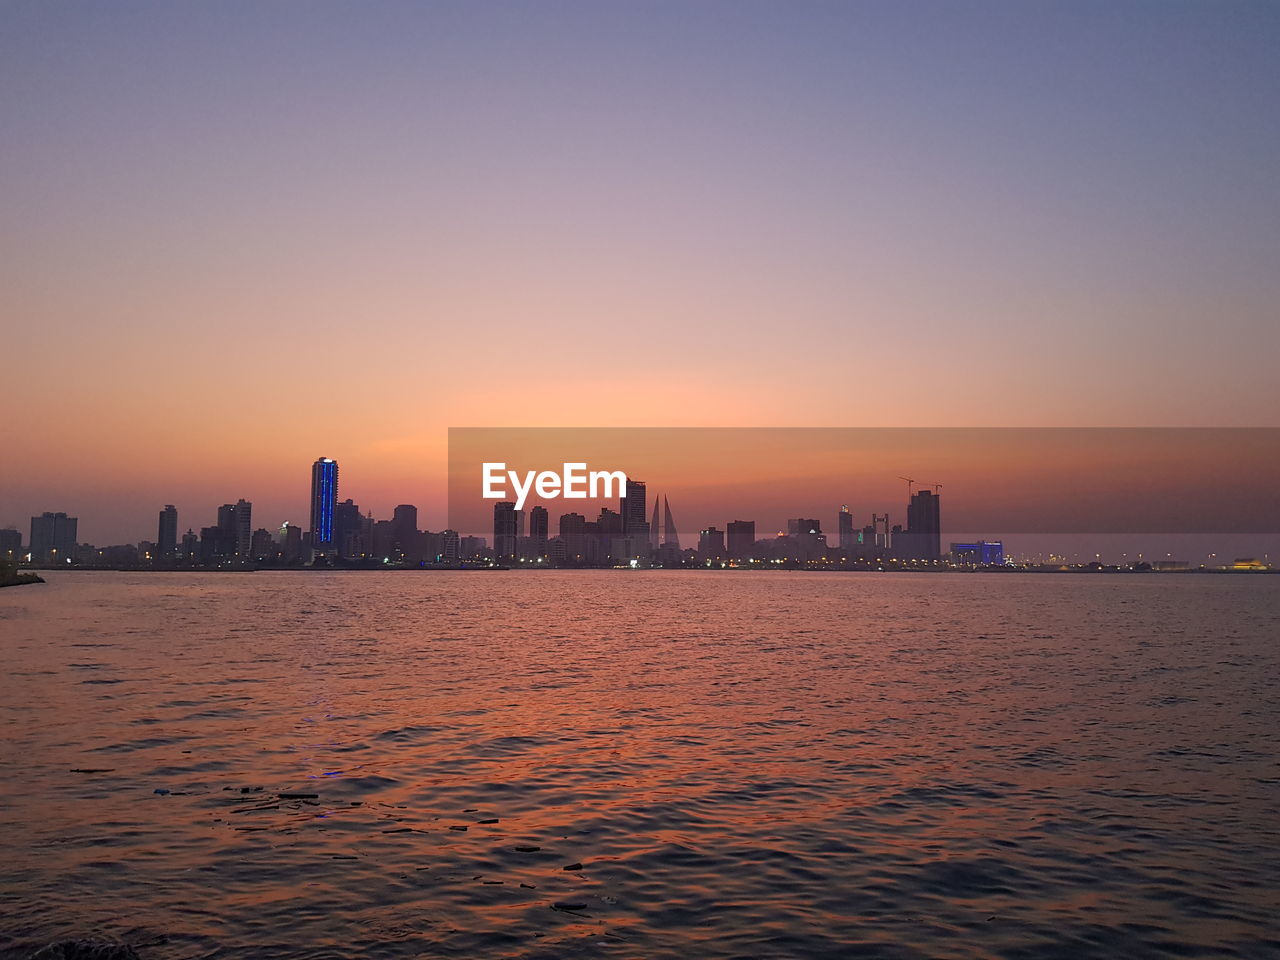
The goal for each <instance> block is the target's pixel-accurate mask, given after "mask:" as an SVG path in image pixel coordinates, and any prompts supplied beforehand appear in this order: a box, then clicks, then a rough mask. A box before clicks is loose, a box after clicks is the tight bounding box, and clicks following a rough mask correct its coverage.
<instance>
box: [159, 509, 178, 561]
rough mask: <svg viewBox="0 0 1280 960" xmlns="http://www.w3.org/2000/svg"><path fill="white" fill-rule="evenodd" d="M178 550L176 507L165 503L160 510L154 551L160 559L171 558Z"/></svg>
mask: <svg viewBox="0 0 1280 960" xmlns="http://www.w3.org/2000/svg"><path fill="white" fill-rule="evenodd" d="M177 552H178V508H177V507H175V506H174V505H173V504H172V503H166V504H165V506H164V509H163V510H161V511H160V528H159V531H158V532H157V534H156V553H157V554H158V555H159V556H160V559H161V560H172V559H173V558H174V557H175V556H176V555H177Z"/></svg>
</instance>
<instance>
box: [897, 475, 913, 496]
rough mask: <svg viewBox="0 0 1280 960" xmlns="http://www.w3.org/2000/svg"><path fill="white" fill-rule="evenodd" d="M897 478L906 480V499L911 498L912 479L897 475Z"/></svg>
mask: <svg viewBox="0 0 1280 960" xmlns="http://www.w3.org/2000/svg"><path fill="white" fill-rule="evenodd" d="M898 479H899V480H905V481H907V499H908V500H910V499H911V487H912V485H913V484H914V483H915V481H914V480H913V479H911V478H910V477H899V478H898Z"/></svg>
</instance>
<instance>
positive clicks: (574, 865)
mask: <svg viewBox="0 0 1280 960" xmlns="http://www.w3.org/2000/svg"><path fill="white" fill-rule="evenodd" d="M563 869H565V870H581V869H582V864H580V863H570V864H567V865H566V866H565V867H564V868H563Z"/></svg>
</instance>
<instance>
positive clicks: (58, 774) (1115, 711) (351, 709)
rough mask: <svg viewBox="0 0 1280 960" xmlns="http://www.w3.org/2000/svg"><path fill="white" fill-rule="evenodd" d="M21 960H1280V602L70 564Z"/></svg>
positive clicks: (3, 799) (21, 605)
mask: <svg viewBox="0 0 1280 960" xmlns="http://www.w3.org/2000/svg"><path fill="white" fill-rule="evenodd" d="M46 578H47V580H48V582H47V583H46V584H44V585H34V586H24V587H18V588H11V589H5V590H2V591H0V656H3V660H4V666H5V669H4V673H3V678H2V679H0V727H2V730H0V957H3V958H25V957H27V956H29V955H30V953H31V952H33V951H34V950H36V949H37V948H39V947H40V946H42V945H45V944H50V943H54V942H58V941H62V940H68V939H74V938H106V939H111V940H114V941H117V942H119V943H125V944H130V945H132V946H133V948H134V949H135V950H136V951H137V953H138V955H139V956H140V957H142V958H144V960H177V958H255V960H256V958H281V960H318V958H349V957H369V958H400V957H424V958H443V957H448V958H489V957H493V958H530V960H532V958H578V957H591V958H596V957H599V958H618V960H654V958H682V960H683V958H691V957H692V958H698V960H720V958H832V960H834V958H841V960H843V958H851V957H868V958H1063V960H1079V958H1093V957H1124V958H1146V957H1152V958H1155V957H1161V958H1163V957H1176V958H1189V957H1191V958H1194V957H1205V958H1210V957H1212V958H1227V957H1232V958H1235V957H1241V958H1267V957H1280V765H1278V763H1277V760H1278V757H1280V749H1278V746H1280V704H1278V702H1277V694H1278V693H1280V670H1278V667H1280V577H1272V576H1265V575H1260V576H1226V575H1223V576H1208V575H1135V574H1113V575H1106V574H1069V575H1068V574H1059V575H1053V574H985V573H970V574H962V573H948V574H910V573H873V572H868V573H836V572H830V573H828V572H782V571H777V572H768V571H767V572H748V571H733V570H726V571H642V570H638V571H623V570H619V571H611V570H599V571H523V572H522V571H510V572H504V571H447V572H446V571H422V572H419V571H389V572H257V573H158V572H157V573H150V572H140V573H112V572H88V571H85V572H80V571H74V572H73V571H67V572H61V571H58V572H53V573H49V574H47V575H46Z"/></svg>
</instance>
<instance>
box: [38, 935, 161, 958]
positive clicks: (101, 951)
mask: <svg viewBox="0 0 1280 960" xmlns="http://www.w3.org/2000/svg"><path fill="white" fill-rule="evenodd" d="M28 960H141V958H140V957H139V956H138V953H137V951H136V950H134V949H133V947H131V946H129V945H128V944H124V943H112V942H111V941H110V940H59V941H58V942H57V943H50V944H48V945H47V946H43V947H41V948H40V949H39V950H37V951H36V952H35V953H33V954H31V956H30V957H29V958H28Z"/></svg>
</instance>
